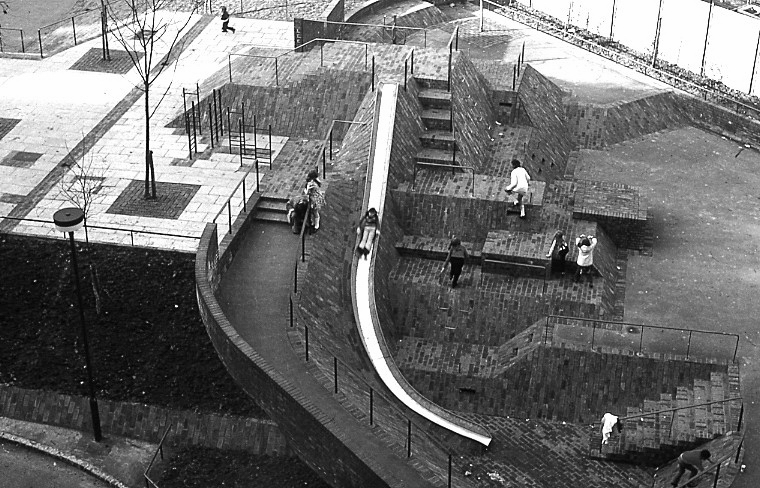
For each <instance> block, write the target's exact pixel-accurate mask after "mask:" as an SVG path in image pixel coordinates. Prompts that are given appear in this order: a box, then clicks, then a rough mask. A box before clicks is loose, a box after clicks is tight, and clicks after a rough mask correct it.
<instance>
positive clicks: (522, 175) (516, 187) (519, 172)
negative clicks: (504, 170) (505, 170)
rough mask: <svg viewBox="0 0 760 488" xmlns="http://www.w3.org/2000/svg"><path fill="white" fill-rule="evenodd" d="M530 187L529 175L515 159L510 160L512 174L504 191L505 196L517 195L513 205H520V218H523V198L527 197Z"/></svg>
mask: <svg viewBox="0 0 760 488" xmlns="http://www.w3.org/2000/svg"><path fill="white" fill-rule="evenodd" d="M529 185H530V175H529V174H528V172H527V171H526V170H525V168H523V167H522V166H521V163H520V161H519V160H517V159H513V160H512V173H511V174H510V182H509V186H507V188H506V189H505V190H504V191H506V192H507V194H511V193H512V191H514V192H516V193H517V198H516V199H515V203H514V205H520V218H521V219H524V218H525V201H524V200H525V197H527V196H528V186H529Z"/></svg>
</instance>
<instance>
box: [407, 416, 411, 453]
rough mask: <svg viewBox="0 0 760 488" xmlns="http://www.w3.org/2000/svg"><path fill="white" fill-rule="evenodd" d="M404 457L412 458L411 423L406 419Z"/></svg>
mask: <svg viewBox="0 0 760 488" xmlns="http://www.w3.org/2000/svg"><path fill="white" fill-rule="evenodd" d="M406 457H408V458H409V457H412V421H411V420H409V419H406Z"/></svg>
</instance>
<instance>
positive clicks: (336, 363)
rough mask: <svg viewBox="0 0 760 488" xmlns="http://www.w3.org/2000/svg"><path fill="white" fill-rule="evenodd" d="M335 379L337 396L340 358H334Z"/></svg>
mask: <svg viewBox="0 0 760 488" xmlns="http://www.w3.org/2000/svg"><path fill="white" fill-rule="evenodd" d="M333 379H334V383H335V389H334V390H333V391H334V392H335V394H337V393H338V358H336V357H335V356H333Z"/></svg>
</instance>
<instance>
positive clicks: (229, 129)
mask: <svg viewBox="0 0 760 488" xmlns="http://www.w3.org/2000/svg"><path fill="white" fill-rule="evenodd" d="M227 139H228V140H229V141H230V154H232V119H230V107H227Z"/></svg>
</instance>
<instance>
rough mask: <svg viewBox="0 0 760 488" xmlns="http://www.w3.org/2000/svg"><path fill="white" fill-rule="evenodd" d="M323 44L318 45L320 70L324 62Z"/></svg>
mask: <svg viewBox="0 0 760 488" xmlns="http://www.w3.org/2000/svg"><path fill="white" fill-rule="evenodd" d="M324 45H325V43H324V42H321V43H319V67H320V68H322V67H323V66H324V62H325V50H324Z"/></svg>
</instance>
